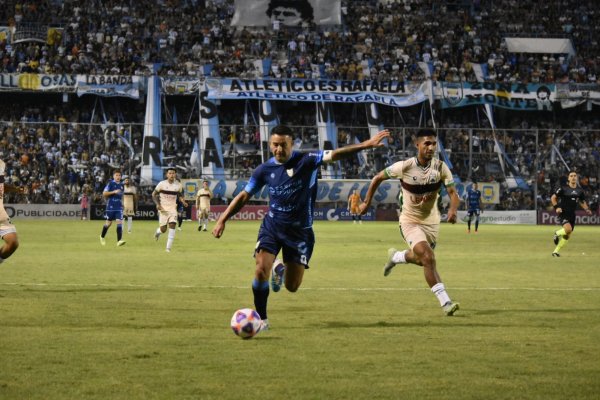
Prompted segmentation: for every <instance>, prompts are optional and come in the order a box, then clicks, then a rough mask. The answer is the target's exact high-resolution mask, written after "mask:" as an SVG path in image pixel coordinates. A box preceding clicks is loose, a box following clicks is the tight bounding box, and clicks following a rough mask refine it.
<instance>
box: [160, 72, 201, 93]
mask: <svg viewBox="0 0 600 400" xmlns="http://www.w3.org/2000/svg"><path fill="white" fill-rule="evenodd" d="M200 82H201V81H200V79H197V78H196V79H190V78H187V77H177V76H169V77H162V78H160V83H161V89H162V92H163V93H164V94H166V95H187V96H190V95H197V94H198V90H200Z"/></svg>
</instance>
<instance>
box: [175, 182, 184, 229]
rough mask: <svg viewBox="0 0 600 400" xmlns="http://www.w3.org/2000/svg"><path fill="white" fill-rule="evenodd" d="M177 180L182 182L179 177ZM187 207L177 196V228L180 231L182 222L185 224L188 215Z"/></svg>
mask: <svg viewBox="0 0 600 400" xmlns="http://www.w3.org/2000/svg"><path fill="white" fill-rule="evenodd" d="M177 182H179V183H181V181H180V180H179V179H177ZM185 208H186V206H184V205H183V202H182V201H181V199H180V198H179V197H178V198H177V230H178V231H181V230H182V229H181V224H183V219H184V218H185V216H186V211H185Z"/></svg>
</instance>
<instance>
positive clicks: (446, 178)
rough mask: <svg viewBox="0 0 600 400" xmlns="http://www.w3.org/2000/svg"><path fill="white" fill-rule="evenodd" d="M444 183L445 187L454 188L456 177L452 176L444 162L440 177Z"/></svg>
mask: <svg viewBox="0 0 600 400" xmlns="http://www.w3.org/2000/svg"><path fill="white" fill-rule="evenodd" d="M440 177H441V179H442V181H443V182H444V186H454V177H453V176H452V171H450V168H448V165H447V164H446V163H445V162H443V161H442V171H441V175H440Z"/></svg>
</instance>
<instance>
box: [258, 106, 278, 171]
mask: <svg viewBox="0 0 600 400" xmlns="http://www.w3.org/2000/svg"><path fill="white" fill-rule="evenodd" d="M259 104H260V110H259V113H258V124H259V125H258V129H259V131H260V148H261V160H262V162H265V161H267V160H268V159H269V158H270V150H269V137H270V136H271V130H272V129H273V128H274V127H275V126H277V125H278V124H279V115H277V110H276V109H275V107H274V105H273V103H271V102H270V101H269V100H262V101H260V102H259Z"/></svg>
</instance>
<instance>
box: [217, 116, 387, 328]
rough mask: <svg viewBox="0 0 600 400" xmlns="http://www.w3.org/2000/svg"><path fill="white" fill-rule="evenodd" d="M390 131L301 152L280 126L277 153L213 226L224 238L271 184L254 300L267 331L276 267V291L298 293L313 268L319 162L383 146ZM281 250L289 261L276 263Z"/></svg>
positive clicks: (273, 141)
mask: <svg viewBox="0 0 600 400" xmlns="http://www.w3.org/2000/svg"><path fill="white" fill-rule="evenodd" d="M388 136H389V132H388V131H387V130H385V131H381V132H379V133H378V134H377V135H375V136H373V137H372V138H370V139H368V140H366V141H364V142H362V143H359V144H355V145H350V146H345V147H341V148H338V149H335V150H326V151H321V150H319V151H314V152H310V153H301V152H298V151H294V150H293V149H292V146H293V143H294V134H293V132H292V130H291V129H290V128H289V127H287V126H285V125H277V126H275V127H274V128H273V130H272V131H271V138H270V140H269V146H270V149H271V152H272V153H273V157H272V158H270V159H269V160H268V161H266V162H264V163H263V164H261V165H260V166H258V167H257V168H256V169H255V170H254V172H253V173H252V176H251V177H250V180H249V182H248V184H247V185H246V187H245V188H244V189H243V190H242V191H241V192H240V193H239V194H238V195H237V196H236V197H235V198H234V199H233V200H232V201H231V203H230V204H229V207H227V209H226V210H225V211H224V212H223V213H222V214H221V216H220V217H219V219H218V220H217V222H216V224H215V226H214V228H213V230H212V234H213V235H214V236H215V237H216V238H220V237H221V236H222V235H223V232H224V230H225V223H226V222H227V220H229V219H230V218H231V217H233V216H234V215H235V214H236V213H237V212H238V211H240V210H241V209H242V207H243V206H244V204H246V202H248V201H249V200H251V198H252V196H253V195H254V194H256V193H258V192H260V190H261V188H262V187H263V186H265V185H267V186H268V187H269V212H268V213H267V215H266V216H265V217H264V219H263V221H262V224H261V227H260V229H259V231H258V240H257V243H256V247H255V249H254V257H255V263H256V270H255V276H254V280H253V282H252V291H253V294H254V305H255V307H256V311H257V312H258V314H259V315H260V317H261V319H262V320H263V325H262V330H267V329H269V320H268V319H267V298H268V297H269V276H270V275H271V272H273V274H272V277H271V286H272V289H273V291H274V292H278V291H279V290H280V289H281V285H282V284H283V282H285V287H286V289H287V290H288V291H290V292H296V291H297V290H298V288H299V287H300V285H301V283H302V278H303V276H304V269H305V268H308V265H309V261H310V257H311V255H312V252H313V247H314V243H315V237H314V233H313V229H312V222H313V221H312V210H313V207H314V203H315V199H316V195H317V173H318V171H319V167H320V166H321V165H322V164H323V163H329V162H334V161H337V160H339V159H341V158H343V157H347V156H350V155H352V154H355V153H357V152H359V151H361V150H365V149H368V148H372V147H380V146H383V143H381V141H382V140H383V139H385V138H386V137H388ZM280 251H281V252H282V258H283V261H279V260H278V261H277V262H274V261H275V257H276V256H277V254H279V252H280ZM272 270H273V271H272Z"/></svg>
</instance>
